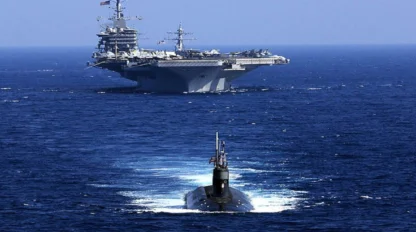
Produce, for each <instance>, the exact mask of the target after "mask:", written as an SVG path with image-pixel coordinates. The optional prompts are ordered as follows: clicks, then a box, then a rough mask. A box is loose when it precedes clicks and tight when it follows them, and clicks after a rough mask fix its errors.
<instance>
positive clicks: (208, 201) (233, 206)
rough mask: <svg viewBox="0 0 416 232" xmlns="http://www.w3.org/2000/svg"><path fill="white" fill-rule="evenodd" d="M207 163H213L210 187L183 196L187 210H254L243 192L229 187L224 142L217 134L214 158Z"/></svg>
mask: <svg viewBox="0 0 416 232" xmlns="http://www.w3.org/2000/svg"><path fill="white" fill-rule="evenodd" d="M209 163H214V169H213V171H212V185H209V186H201V187H198V188H197V189H195V190H194V191H191V192H188V193H187V194H186V195H185V204H186V208H187V209H194V210H200V211H220V212H221V211H222V212H225V211H227V212H233V211H236V212H249V211H251V210H253V209H254V207H253V205H252V204H251V202H250V198H249V197H248V196H247V195H246V194H244V193H243V192H241V191H239V190H237V189H235V188H232V187H230V186H229V185H230V181H229V179H230V172H229V170H228V162H227V157H226V153H225V142H224V141H220V140H219V138H218V132H217V133H216V140H215V156H213V157H211V159H210V160H209Z"/></svg>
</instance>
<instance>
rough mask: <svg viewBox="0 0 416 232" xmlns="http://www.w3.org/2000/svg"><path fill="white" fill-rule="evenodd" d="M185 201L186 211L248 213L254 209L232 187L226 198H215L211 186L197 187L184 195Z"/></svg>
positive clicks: (242, 195) (240, 193)
mask: <svg viewBox="0 0 416 232" xmlns="http://www.w3.org/2000/svg"><path fill="white" fill-rule="evenodd" d="M185 201H186V208H187V209H197V210H200V211H235V212H248V211H251V210H253V209H254V207H253V205H252V204H251V203H250V199H249V198H248V196H247V195H245V194H244V193H242V192H241V191H239V190H237V189H235V188H232V187H229V194H228V195H227V196H226V197H215V196H214V195H213V187H212V185H210V186H205V187H198V188H197V189H195V190H194V191H192V192H189V193H187V194H186V196H185Z"/></svg>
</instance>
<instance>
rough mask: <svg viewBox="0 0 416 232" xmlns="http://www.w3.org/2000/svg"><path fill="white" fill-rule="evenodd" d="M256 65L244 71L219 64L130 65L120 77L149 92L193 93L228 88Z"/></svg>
mask: <svg viewBox="0 0 416 232" xmlns="http://www.w3.org/2000/svg"><path fill="white" fill-rule="evenodd" d="M257 67H259V66H257V65H252V66H247V67H246V68H245V69H244V70H224V69H223V68H222V67H154V66H143V67H132V68H126V69H125V70H124V73H123V76H124V77H125V78H128V79H130V80H133V81H136V82H137V88H138V89H139V90H142V91H149V92H165V93H169V92H170V93H183V92H189V93H194V92H195V93H197V92H217V91H224V90H228V89H229V88H230V87H231V82H232V81H233V80H234V79H236V78H238V77H240V76H242V75H244V74H245V73H247V72H249V71H252V70H254V69H255V68H257Z"/></svg>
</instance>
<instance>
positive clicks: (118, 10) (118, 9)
mask: <svg viewBox="0 0 416 232" xmlns="http://www.w3.org/2000/svg"><path fill="white" fill-rule="evenodd" d="M122 12H123V10H122V8H121V0H117V3H116V19H117V20H120V19H121V18H122Z"/></svg>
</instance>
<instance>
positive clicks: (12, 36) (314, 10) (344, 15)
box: [0, 0, 416, 46]
mask: <svg viewBox="0 0 416 232" xmlns="http://www.w3.org/2000/svg"><path fill="white" fill-rule="evenodd" d="M100 1H104V0H0V19H1V21H2V22H3V23H2V26H1V28H2V30H1V32H0V46H61V45H64V46H65V45H70V46H95V45H96V43H97V38H96V33H97V32H99V30H100V26H99V23H98V22H97V20H96V18H97V16H103V17H108V16H109V15H110V9H109V8H108V7H106V6H100V5H99V3H100ZM125 6H126V7H127V9H126V11H125V15H126V16H136V15H137V16H142V17H143V20H142V21H140V22H135V23H134V25H135V27H136V28H137V29H139V30H140V31H141V32H143V33H145V34H146V35H145V36H144V37H148V38H149V39H147V40H143V41H141V42H140V43H141V44H143V45H154V44H156V42H157V41H158V40H160V39H163V38H164V37H165V36H166V34H165V32H167V31H173V30H175V29H176V28H177V26H178V24H179V22H182V24H183V26H184V28H185V30H187V31H189V32H193V33H194V37H196V38H197V39H198V40H197V41H194V42H192V43H193V44H199V45H230V44H238V45H274V44H276V45H279V44H403V43H404V44H406V43H413V44H414V43H416V25H415V22H416V0H206V1H203V0H128V1H127V2H126V3H125ZM111 13H112V11H111Z"/></svg>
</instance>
